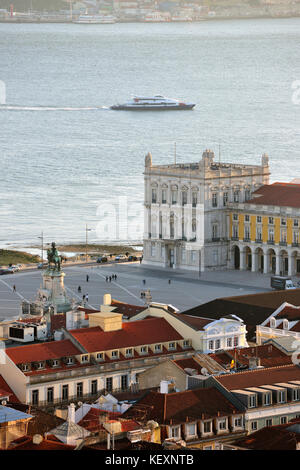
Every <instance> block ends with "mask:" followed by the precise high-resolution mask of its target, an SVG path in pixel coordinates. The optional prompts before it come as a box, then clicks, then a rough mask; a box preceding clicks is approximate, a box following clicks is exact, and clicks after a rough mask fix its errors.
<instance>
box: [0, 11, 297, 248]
mask: <svg viewBox="0 0 300 470" xmlns="http://www.w3.org/2000/svg"><path fill="white" fill-rule="evenodd" d="M299 50H300V19H299V18H294V19H260V20H232V21H231V20H229V21H210V22H199V23H192V24H187V23H180V24H174V23H173V24H145V23H143V24H138V23H136V24H134V23H132V24H112V25H75V24H47V25H40V24H15V25H12V24H11V25H8V24H3V23H2V24H0V80H1V82H0V85H1V86H0V99H1V102H2V105H1V106H0V156H1V157H0V158H1V167H0V245H1V246H4V245H6V244H8V243H11V244H15V245H19V246H21V245H24V244H30V243H40V242H39V239H38V237H39V236H40V234H41V231H43V233H44V237H45V242H47V241H48V242H50V241H52V240H55V241H57V242H74V241H82V242H83V241H85V240H86V234H88V240H89V241H99V242H100V241H102V240H106V239H107V238H109V239H110V240H111V239H116V240H121V241H126V240H128V239H131V240H133V239H134V240H135V239H140V238H142V232H143V191H144V190H143V168H144V157H145V155H146V153H147V152H149V151H150V152H151V153H152V156H153V162H154V163H159V164H166V163H171V162H173V160H174V144H175V142H176V158H177V162H178V163H179V162H191V161H198V160H199V159H200V158H201V154H202V152H203V150H204V149H205V148H211V149H213V150H214V151H215V154H216V158H217V159H219V158H220V159H221V161H229V162H233V163H234V162H244V163H250V162H251V163H259V162H260V156H261V154H262V153H264V152H267V153H268V154H269V156H270V162H271V171H272V177H271V180H272V181H289V180H291V179H292V178H294V177H296V176H298V177H300V164H299V148H300V145H299V143H300V137H299V111H300V104H297V103H298V102H299V101H300V100H299V98H298V96H297V94H296V88H295V87H297V86H298V87H299V82H298V83H297V81H299V80H300V60H299ZM293 87H294V88H293ZM4 88H5V89H6V98H5V95H4ZM1 90H2V93H1ZM154 94H162V95H165V96H168V97H172V98H178V99H180V100H183V101H191V102H195V103H196V107H195V108H194V110H193V111H184V112H177V113H175V112H170V111H169V112H163V113H155V112H140V113H132V112H121V111H119V112H118V111H112V110H110V109H109V106H110V105H112V104H115V103H118V102H124V101H127V100H128V99H129V98H130V97H131V96H132V95H154ZM4 98H5V102H4ZM116 208H118V209H117V215H118V216H119V220H118V222H117V224H116V226H112V225H111V224H108V225H107V227H106V231H105V227H104V225H105V224H104V225H103V221H104V220H106V217H107V215H108V214H109V213H110V214H112V213H113V212H114V210H115V209H116ZM86 228H88V229H91V230H88V231H86Z"/></svg>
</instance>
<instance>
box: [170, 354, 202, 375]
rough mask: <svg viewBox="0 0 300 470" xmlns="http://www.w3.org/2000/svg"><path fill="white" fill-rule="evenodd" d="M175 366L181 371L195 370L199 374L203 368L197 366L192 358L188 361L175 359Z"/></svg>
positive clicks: (199, 365)
mask: <svg viewBox="0 0 300 470" xmlns="http://www.w3.org/2000/svg"><path fill="white" fill-rule="evenodd" d="M173 362H175V364H177V365H178V366H179V367H180V368H181V369H183V370H184V369H196V371H197V373H198V374H200V371H201V369H202V367H203V366H201V364H199V362H198V361H196V360H195V359H194V358H193V357H190V358H188V359H177V360H176V361H173Z"/></svg>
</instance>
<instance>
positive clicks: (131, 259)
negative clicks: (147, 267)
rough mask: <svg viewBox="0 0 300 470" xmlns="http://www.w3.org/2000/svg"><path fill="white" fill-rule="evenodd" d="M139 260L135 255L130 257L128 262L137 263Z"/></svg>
mask: <svg viewBox="0 0 300 470" xmlns="http://www.w3.org/2000/svg"><path fill="white" fill-rule="evenodd" d="M137 260H138V258H137V256H134V255H130V256H128V261H137Z"/></svg>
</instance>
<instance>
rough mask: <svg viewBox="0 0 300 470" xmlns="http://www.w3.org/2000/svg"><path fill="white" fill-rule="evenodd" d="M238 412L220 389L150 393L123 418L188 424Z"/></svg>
mask: <svg viewBox="0 0 300 470" xmlns="http://www.w3.org/2000/svg"><path fill="white" fill-rule="evenodd" d="M235 412H238V409H237V408H236V407H235V406H234V405H233V404H232V403H230V401H229V400H227V398H225V397H224V396H223V395H222V394H221V392H219V391H218V390H217V389H216V388H206V389H196V390H187V391H184V392H176V393H158V392H154V391H149V392H148V393H146V394H145V395H144V397H142V398H141V399H140V400H138V401H137V402H136V403H135V404H133V405H132V406H131V407H130V408H129V409H128V410H127V411H125V413H123V416H124V417H126V418H128V417H130V418H133V419H136V420H137V421H139V420H140V421H146V420H152V419H153V420H154V421H157V422H158V423H159V424H170V423H173V424H177V423H185V422H186V421H187V419H188V420H190V421H192V420H198V419H209V418H213V417H217V416H229V415H231V414H233V413H235Z"/></svg>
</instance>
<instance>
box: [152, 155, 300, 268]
mask: <svg viewBox="0 0 300 470" xmlns="http://www.w3.org/2000/svg"><path fill="white" fill-rule="evenodd" d="M269 177H270V168H269V157H268V155H266V154H263V155H262V157H261V162H260V165H245V164H235V163H223V162H222V163H221V162H218V161H216V159H215V155H214V152H213V151H212V150H205V151H204V152H203V154H202V159H201V160H200V162H198V163H197V162H196V163H177V164H171V165H154V164H153V163H152V156H151V154H150V153H148V155H146V157H145V171H144V180H145V196H144V205H145V209H144V258H143V264H145V265H149V266H153V267H155V266H156V267H161V268H164V267H165V268H174V269H177V268H179V269H189V270H194V271H199V272H201V271H205V270H226V269H241V270H244V269H249V270H251V271H261V272H264V273H269V272H274V274H289V275H293V274H296V273H297V272H300V250H299V223H300V184H299V182H297V181H295V182H292V183H275V184H269ZM297 197H298V199H297ZM298 220H299V222H298Z"/></svg>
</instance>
